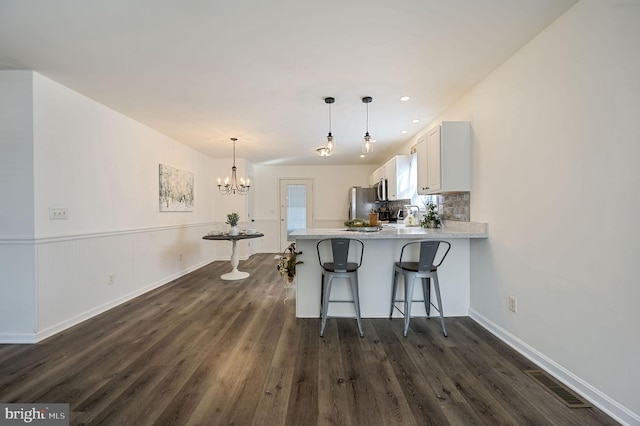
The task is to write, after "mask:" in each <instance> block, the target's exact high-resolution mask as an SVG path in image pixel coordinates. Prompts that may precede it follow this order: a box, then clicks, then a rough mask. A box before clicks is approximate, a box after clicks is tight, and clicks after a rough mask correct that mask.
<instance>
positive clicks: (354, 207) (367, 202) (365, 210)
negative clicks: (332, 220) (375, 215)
mask: <svg viewBox="0 0 640 426" xmlns="http://www.w3.org/2000/svg"><path fill="white" fill-rule="evenodd" d="M375 208H376V190H375V188H363V187H361V186H352V187H351V188H349V219H356V218H360V219H367V218H368V217H369V213H371V209H375Z"/></svg>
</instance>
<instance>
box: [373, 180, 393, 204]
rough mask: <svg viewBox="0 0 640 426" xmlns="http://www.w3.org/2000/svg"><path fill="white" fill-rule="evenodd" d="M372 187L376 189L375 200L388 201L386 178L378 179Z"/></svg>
mask: <svg viewBox="0 0 640 426" xmlns="http://www.w3.org/2000/svg"><path fill="white" fill-rule="evenodd" d="M373 187H374V188H375V190H376V201H389V196H388V193H387V180H386V179H384V178H383V179H380V180H379V181H378V182H376V183H375V184H373Z"/></svg>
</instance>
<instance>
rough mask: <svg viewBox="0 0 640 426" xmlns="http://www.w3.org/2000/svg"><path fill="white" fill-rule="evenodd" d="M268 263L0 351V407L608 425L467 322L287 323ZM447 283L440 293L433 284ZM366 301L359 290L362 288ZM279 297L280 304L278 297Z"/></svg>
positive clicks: (199, 274)
mask: <svg viewBox="0 0 640 426" xmlns="http://www.w3.org/2000/svg"><path fill="white" fill-rule="evenodd" d="M273 257H274V256H273V255H269V254H260V255H254V256H252V257H251V259H249V260H247V261H243V262H241V269H242V270H246V271H250V272H251V273H252V275H251V277H250V278H248V279H245V280H240V281H222V280H221V279H220V278H219V276H220V275H221V274H222V273H224V272H228V269H229V263H228V262H214V263H212V264H210V265H208V266H206V267H203V268H201V269H199V270H197V271H195V272H193V273H191V274H189V275H187V276H185V277H182V278H180V279H178V280H176V281H174V282H172V283H170V284H167V285H165V286H163V287H161V288H159V289H156V290H154V291H152V292H150V293H147V294H145V295H143V296H141V297H138V298H136V299H134V300H132V301H130V302H127V303H125V304H123V305H121V306H119V307H117V308H114V309H112V310H110V311H109V312H106V313H104V314H102V315H100V316H97V317H95V318H93V319H91V320H88V321H86V322H84V323H82V324H79V325H77V326H75V327H73V328H71V329H68V330H66V331H64V332H62V333H60V334H58V335H56V336H54V337H51V338H49V339H47V340H45V341H43V342H41V343H38V344H36V345H0V402H46V403H56V402H57V403H68V404H69V405H70V411H71V424H73V425H79V424H106V425H151V424H158V425H169V424H175V425H252V424H253V425H305V426H307V425H447V424H452V425H474V424H478V425H498V424H500V425H613V424H617V423H616V422H615V421H613V420H612V419H610V418H609V417H607V416H606V415H605V414H603V413H602V412H601V411H599V410H598V409H595V408H580V409H570V408H567V407H565V406H564V405H563V404H562V403H560V402H559V401H557V400H556V398H555V397H554V396H552V395H550V394H548V393H547V392H546V391H545V390H544V389H542V387H540V386H539V385H538V384H537V383H535V382H534V381H533V380H532V379H530V378H529V377H528V376H527V375H525V374H524V373H523V372H522V370H525V369H534V368H536V366H535V365H532V364H531V363H530V362H529V361H528V360H526V359H525V358H524V357H522V356H520V355H519V354H517V353H516V352H514V351H512V350H511V349H510V348H508V347H507V346H505V345H504V344H502V343H501V342H500V341H499V340H497V339H496V338H495V337H493V336H492V335H491V334H489V333H488V332H486V331H485V330H484V329H483V328H481V327H480V326H479V325H477V324H476V323H475V322H474V321H472V320H471V319H469V318H447V319H446V322H447V329H448V331H449V337H448V338H445V337H444V336H443V335H442V333H441V328H440V324H439V321H438V320H436V319H432V320H426V319H412V321H411V330H410V331H409V335H408V337H407V338H403V337H402V320H400V319H398V320H393V321H390V320H387V319H365V320H363V323H364V324H363V325H364V332H365V337H364V338H360V337H358V334H357V331H356V323H355V321H354V320H352V319H335V318H332V319H330V320H329V323H328V325H327V331H326V333H325V337H324V338H321V337H319V329H320V321H319V320H316V319H296V317H295V300H294V299H293V293H292V291H291V290H285V289H284V287H283V280H282V278H281V277H280V276H279V275H278V273H277V271H276V267H275V260H274V258H273ZM443 285H446V283H443ZM361 286H362V290H361V291H366V283H361ZM287 293H288V296H289V298H288V299H287V300H286V301H285V297H286V295H287Z"/></svg>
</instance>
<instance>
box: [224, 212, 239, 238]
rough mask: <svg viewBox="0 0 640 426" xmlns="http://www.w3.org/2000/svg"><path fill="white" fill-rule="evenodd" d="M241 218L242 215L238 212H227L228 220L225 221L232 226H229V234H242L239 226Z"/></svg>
mask: <svg viewBox="0 0 640 426" xmlns="http://www.w3.org/2000/svg"><path fill="white" fill-rule="evenodd" d="M239 220H240V215H239V214H238V213H236V212H233V213H229V214H227V221H226V222H225V223H226V224H227V225H229V226H230V227H231V228H229V235H238V234H240V227H238V221H239Z"/></svg>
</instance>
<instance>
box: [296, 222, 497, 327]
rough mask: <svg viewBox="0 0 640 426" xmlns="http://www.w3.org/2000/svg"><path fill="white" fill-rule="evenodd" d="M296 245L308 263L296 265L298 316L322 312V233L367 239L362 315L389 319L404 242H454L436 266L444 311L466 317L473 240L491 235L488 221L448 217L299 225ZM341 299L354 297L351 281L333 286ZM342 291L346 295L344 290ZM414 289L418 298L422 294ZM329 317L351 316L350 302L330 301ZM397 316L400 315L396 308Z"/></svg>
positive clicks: (417, 310)
mask: <svg viewBox="0 0 640 426" xmlns="http://www.w3.org/2000/svg"><path fill="white" fill-rule="evenodd" d="M289 235H290V239H295V241H296V249H297V251H299V252H302V254H301V255H300V256H299V259H300V260H302V261H303V262H304V263H302V264H300V265H298V266H297V268H296V272H297V277H296V280H297V285H296V286H297V288H296V316H297V317H298V318H318V317H319V316H320V292H321V276H322V272H321V268H320V265H319V263H318V255H317V251H316V244H317V243H318V241H320V240H322V239H324V238H356V239H359V240H361V241H362V242H363V243H364V257H363V261H362V266H361V267H360V269H359V270H358V277H359V278H358V281H359V288H360V291H359V292H360V310H361V314H362V317H363V318H387V317H388V316H389V309H390V306H391V283H392V277H393V264H394V262H397V261H398V259H399V256H400V250H401V248H402V246H403V245H404V244H406V243H408V242H411V241H417V240H427V239H431V240H444V241H448V242H449V243H451V251H450V252H449V254H448V256H447V258H446V260H445V262H444V263H443V264H442V266H441V267H440V268H438V275H439V277H440V287H441V292H442V303H443V311H444V315H445V316H466V315H468V312H469V295H470V260H469V254H470V239H473V238H488V231H487V224H485V223H477V222H453V221H451V222H449V221H447V222H445V225H444V227H443V228H437V229H425V228H421V227H408V226H402V225H397V226H395V225H393V226H392V225H384V226H382V228H381V229H380V230H379V231H377V232H362V231H350V230H346V229H345V228H316V229H299V230H295V231H293V232H291V233H290V234H289ZM333 291H335V294H336V297H337V298H344V299H350V298H351V292H350V290H349V289H348V286H347V285H335V286H334V290H333ZM341 292H342V294H341ZM419 296H420V295H419V294H418V293H417V290H416V298H419ZM329 309H330V311H329V314H330V315H331V316H342V317H351V318H353V316H354V314H355V312H354V309H353V305H352V304H346V303H343V304H332V305H331V306H330V307H329ZM425 314H426V313H425V311H424V306H422V305H421V304H419V303H416V304H414V308H413V311H412V315H415V316H420V315H425ZM394 315H398V313H397V312H396V313H395V314H394Z"/></svg>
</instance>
